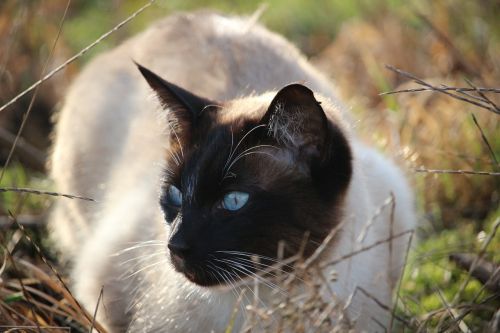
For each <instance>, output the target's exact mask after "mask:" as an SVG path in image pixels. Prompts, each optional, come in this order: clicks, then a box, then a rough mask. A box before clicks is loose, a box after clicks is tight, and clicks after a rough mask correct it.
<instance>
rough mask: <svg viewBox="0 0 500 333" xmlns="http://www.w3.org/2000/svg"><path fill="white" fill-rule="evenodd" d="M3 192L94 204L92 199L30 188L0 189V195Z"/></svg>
mask: <svg viewBox="0 0 500 333" xmlns="http://www.w3.org/2000/svg"><path fill="white" fill-rule="evenodd" d="M5 192H18V193H29V194H35V195H50V196H53V197H65V198H68V199H78V200H85V201H92V202H96V200H94V199H92V198H87V197H82V196H79V195H73V194H65V193H59V192H50V191H43V190H35V189H32V188H21V187H0V193H5Z"/></svg>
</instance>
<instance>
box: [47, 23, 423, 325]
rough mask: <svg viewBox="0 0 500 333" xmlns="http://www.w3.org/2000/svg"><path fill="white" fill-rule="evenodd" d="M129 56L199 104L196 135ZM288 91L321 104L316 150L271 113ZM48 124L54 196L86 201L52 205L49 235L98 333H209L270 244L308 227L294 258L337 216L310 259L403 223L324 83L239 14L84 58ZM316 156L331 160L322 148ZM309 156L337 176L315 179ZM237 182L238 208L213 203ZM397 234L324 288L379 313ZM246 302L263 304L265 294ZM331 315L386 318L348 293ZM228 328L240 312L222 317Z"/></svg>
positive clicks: (294, 237)
mask: <svg viewBox="0 0 500 333" xmlns="http://www.w3.org/2000/svg"><path fill="white" fill-rule="evenodd" d="M132 59H133V60H134V61H136V62H137V63H138V64H141V65H143V66H145V67H146V68H149V69H150V70H152V71H153V72H155V73H157V74H158V75H159V76H161V77H162V78H164V79H166V80H168V81H169V82H173V83H175V84H177V85H178V86H180V87H183V88H185V89H187V90H189V91H190V92H192V93H194V94H196V95H198V96H202V97H205V98H207V100H209V101H213V105H211V106H207V109H205V110H203V111H202V114H203V116H202V118H203V120H202V123H203V124H204V126H201V127H198V129H197V130H195V131H193V130H192V128H191V130H190V129H189V126H188V127H186V126H185V125H186V121H187V120H186V119H185V118H183V116H182V114H183V113H182V110H178V109H177V107H178V106H179V105H175V106H172V105H165V103H161V101H160V102H159V99H158V96H157V95H158V91H155V90H153V89H151V87H150V86H149V85H148V84H147V82H146V80H145V79H144V78H143V77H142V76H141V74H140V73H139V71H138V69H137V67H136V65H135V64H134V62H133V61H132ZM293 82H303V84H304V85H305V86H307V87H308V88H309V89H311V90H312V92H313V93H314V98H315V100H316V101H318V102H320V103H321V104H320V105H321V109H322V110H323V111H324V114H325V115H326V118H327V122H326V123H327V124H328V131H327V133H328V135H330V136H329V138H330V139H331V141H330V143H329V144H328V145H323V146H321V145H320V146H321V147H322V148H318V147H319V146H317V145H316V143H317V139H316V138H315V135H316V134H314V133H313V132H312V131H311V130H307V129H306V130H305V132H304V127H303V126H304V125H307V124H303V123H301V122H300V121H296V119H295V118H294V117H295V116H298V115H299V114H296V113H295V111H293V112H292V113H289V114H288V116H291V117H290V118H288V119H287V118H282V115H280V114H282V111H285V110H284V109H282V108H283V106H282V105H281V104H280V103H276V104H275V105H271V104H272V101H273V100H274V98H275V97H276V94H277V93H278V91H279V90H280V89H282V88H283V87H285V86H286V85H288V84H290V83H293ZM292 95H293V94H292ZM306 95H307V94H306ZM310 101H311V100H310V99H309V98H306V101H305V102H306V104H307V105H309V106H308V107H312V106H313V105H314V103H311V102H310ZM278 102H280V101H278ZM308 103H309V104H308ZM162 104H163V105H162ZM296 104H297V103H296ZM298 104H299V105H301V104H302V102H300V103H298ZM270 107H271V108H270ZM270 109H271V110H272V111H274V112H273V113H272V114H271V113H268V111H269V110H270ZM178 111H179V112H180V113H179V112H178ZM296 111H297V110H296ZM298 111H300V110H298ZM266 115H269V117H266ZM273 115H274V116H275V117H277V118H273V117H271V116H273ZM58 118H59V119H58V124H57V127H56V131H55V142H54V149H53V154H52V159H51V160H52V166H51V175H52V178H53V179H54V181H55V185H56V187H57V190H58V191H59V192H64V193H71V194H78V195H83V196H87V197H92V198H94V199H96V200H97V203H90V202H84V201H77V200H62V199H61V200H59V201H58V202H57V203H56V206H55V208H54V210H53V212H52V215H51V219H50V226H51V228H52V231H53V235H54V238H55V239H56V241H57V243H58V244H59V245H60V246H61V252H62V253H63V254H65V255H66V257H67V258H68V259H70V260H71V261H72V263H73V266H72V267H73V269H72V279H73V281H74V283H73V290H74V291H75V295H76V296H77V297H78V298H79V299H80V300H81V302H82V303H83V304H84V305H85V307H87V309H88V310H89V311H90V312H91V313H92V312H93V311H94V308H95V306H96V303H97V300H98V295H99V294H100V292H101V288H102V289H103V295H104V296H103V300H102V304H101V305H100V306H99V311H98V319H99V320H100V321H102V322H103V323H104V324H105V325H106V327H108V328H109V329H110V331H111V332H123V331H126V330H128V331H129V332H206V331H210V330H212V329H213V330H214V331H216V332H221V331H224V330H225V329H226V327H227V325H228V323H229V321H230V317H231V313H232V311H233V308H234V305H235V302H236V299H237V298H238V294H239V291H240V290H241V288H246V286H245V283H246V282H245V281H247V280H248V279H242V277H244V276H250V277H255V274H256V273H260V272H262V271H263V270H264V271H265V270H266V268H268V267H269V265H271V264H273V263H275V262H276V261H277V259H276V250H277V242H278V241H279V240H281V239H283V240H285V241H286V244H287V254H292V253H293V252H294V251H295V250H297V248H298V244H299V242H300V240H302V239H303V233H304V232H305V231H309V232H310V237H309V243H308V244H307V248H306V252H307V254H309V253H311V252H312V251H314V249H315V248H316V247H317V245H318V244H319V243H320V242H321V241H322V240H323V239H324V237H325V236H326V235H327V234H328V233H329V231H330V229H331V228H332V227H334V226H336V225H339V223H343V224H341V225H342V229H341V231H340V233H339V234H338V236H337V237H336V238H335V241H334V242H333V243H332V244H331V245H329V247H328V249H327V250H326V251H325V252H324V254H323V257H324V258H323V259H332V258H338V257H341V256H342V255H345V254H348V253H350V252H352V251H353V250H356V249H359V248H360V247H362V246H364V245H367V244H372V243H373V242H375V241H377V240H380V239H383V238H386V237H388V235H389V234H390V233H391V232H393V233H394V234H397V233H399V232H401V231H403V230H407V229H411V228H413V227H414V213H413V200H412V195H411V191H410V190H409V187H408V185H407V183H406V181H405V179H404V177H403V175H402V173H401V171H400V170H399V169H398V168H397V167H396V166H395V165H394V164H392V163H391V162H389V161H388V160H387V159H386V158H384V157H382V156H381V155H380V154H379V153H377V152H375V151H373V150H371V149H369V148H366V147H365V146H364V145H362V144H361V143H359V142H358V141H357V139H356V138H355V137H354V135H353V133H352V130H351V126H350V125H349V123H348V122H347V121H346V114H345V111H344V110H343V108H342V106H341V103H340V102H339V99H338V98H337V97H336V96H335V93H334V88H333V87H332V86H331V85H330V84H329V83H328V81H327V80H325V79H324V78H323V77H322V75H321V74H320V73H318V72H316V70H314V69H313V68H312V67H311V66H310V65H309V64H308V63H307V61H306V60H305V58H304V57H303V56H301V55H300V53H299V52H298V51H297V50H296V49H295V48H294V47H293V46H291V45H290V44H289V43H288V42H287V41H285V40H284V39H283V38H282V37H280V36H278V35H275V34H273V33H271V32H269V31H267V30H265V29H264V28H262V27H261V26H259V25H255V24H254V23H252V21H250V20H247V19H240V18H227V17H222V16H220V15H217V14H210V13H194V14H183V15H176V16H172V17H170V18H167V19H165V20H163V21H160V22H158V23H156V24H155V25H154V26H152V27H151V28H150V29H148V30H147V31H145V32H143V33H142V34H139V35H137V36H136V37H134V38H132V39H130V40H128V41H126V42H125V43H123V44H122V45H121V46H119V47H117V48H115V49H113V50H111V51H108V52H106V53H104V54H102V55H101V56H99V57H97V58H96V59H94V60H93V61H92V62H91V63H90V64H89V65H88V66H87V67H86V68H85V69H84V70H83V71H82V73H81V74H80V75H79V77H78V78H77V79H76V80H75V82H74V84H73V85H72V87H71V88H70V89H69V90H68V93H67V95H66V99H65V102H64V107H63V109H62V111H61V113H60V115H59V117H58ZM313 120H314V121H313V122H312V124H315V123H316V122H319V123H320V124H321V123H323V122H322V120H321V117H319V118H315V119H313ZM261 125H262V126H261ZM259 126H260V127H259ZM306 127H307V126H306ZM323 129H324V128H323ZM249 133H250V134H249ZM301 133H302V134H303V133H309V134H310V135H306V136H303V135H302V136H301ZM311 143H313V144H312V145H311ZM315 145H316V146H315ZM311 147H312V148H311ZM314 147H316V148H314ZM332 147H339V148H342V149H341V151H342V153H341V154H339V156H337V154H335V153H334V154H331V155H328V154H327V155H324V153H325V152H331V151H332V150H331V149H330V148H332ZM302 148H304V149H302ZM333 151H334V152H335V150H333ZM322 156H326V157H325V158H324V159H323V158H322ZM320 157H321V158H320ZM318 158H319V159H318ZM314 161H316V162H314ZM319 161H323V162H324V161H327V162H328V163H330V166H331V167H332V168H333V167H337V166H343V168H341V169H342V170H344V171H346V170H348V172H347V173H346V172H341V173H340V174H336V173H326V172H324V171H325V169H324V168H323V167H321V166H324V164H322V163H323V162H321V163H320V162H319ZM337 162H338V163H337ZM325 163H326V162H325ZM168 184H175V186H177V187H178V188H179V189H180V190H181V191H182V192H183V205H182V208H181V209H180V211H178V212H175V211H172V210H171V209H170V208H169V207H167V206H168V205H167V203H166V202H164V200H162V199H161V198H164V195H163V194H164V191H165V189H166V186H168ZM242 188H244V189H245V191H247V192H249V193H250V199H249V202H248V203H247V205H246V206H245V207H244V209H243V210H241V211H238V212H235V213H229V212H227V211H223V210H220V209H218V208H217V207H218V202H219V201H220V200H221V199H222V198H223V195H224V194H225V193H226V192H227V191H229V190H241V189H242ZM391 194H392V195H394V198H395V199H394V202H395V210H394V214H393V215H394V220H393V223H392V227H391V223H390V216H391V214H390V213H391V211H390V209H382V210H381V213H380V214H377V217H376V218H375V219H373V221H372V223H371V226H370V227H369V228H366V227H365V226H366V225H367V223H368V222H369V221H371V220H372V217H373V216H374V214H375V213H376V212H377V210H380V207H382V206H384V202H386V201H387V199H388V198H390V197H391ZM237 214H240V215H239V216H237ZM197 221H201V222H203V221H205V222H207V221H209V222H207V223H206V224H197V223H196V222H197ZM259 221H267V222H268V223H266V225H260V226H259V225H258V223H259ZM287 222H290V223H293V224H292V225H287ZM181 225H182V226H183V228H184V229H186V228H187V229H190V231H189V233H188V234H189V235H191V236H192V237H194V238H193V239H191V240H190V242H192V243H191V244H196V245H192V246H198V247H199V248H198V249H197V250H196V251H197V253H198V255H197V256H194V257H193V258H194V259H193V258H191V259H188V260H184V261H182V262H181V261H179V258H175V257H174V258H172V255H171V253H170V251H169V249H168V244H169V242H171V241H172V239H171V237H173V235H174V234H175V231H176V228H180V227H181ZM364 229H366V234H365V236H364V237H362V238H360V237H359V235H360V234H361V233H362V230H364ZM238 233H240V234H238ZM407 240H408V238H407V237H406V238H405V237H401V238H398V240H397V241H395V242H393V243H392V245H391V246H379V247H375V248H373V249H372V250H370V251H365V252H362V253H361V254H359V255H356V256H353V257H350V258H349V259H347V260H343V261H341V262H340V263H338V264H337V265H335V266H334V267H333V268H335V270H336V271H337V273H338V281H337V282H332V283H331V286H330V287H331V289H332V290H334V291H335V292H336V293H337V296H338V298H339V299H340V300H342V301H346V300H347V299H348V298H349V297H350V296H351V295H352V293H353V292H354V291H355V289H356V287H357V286H362V287H363V288H365V289H367V290H370V291H371V293H372V295H373V296H374V297H376V298H377V299H378V300H380V302H382V303H384V304H391V290H392V288H393V287H394V285H395V282H396V280H397V278H398V277H399V275H400V271H401V266H402V264H403V258H404V253H405V249H406V246H407ZM386 245H387V244H386ZM203 251H205V252H203ZM201 253H204V254H203V255H201ZM255 258H257V259H259V263H258V264H257V263H256V262H255V261H254V259H255ZM176 260H177V263H176ZM280 269H282V270H283V272H284V273H287V272H289V271H290V268H289V267H281V268H280ZM178 271H180V272H178ZM258 279H259V280H260V281H261V282H262V284H263V285H264V286H267V287H269V288H270V289H275V290H279V286H275V285H273V284H272V282H270V281H269V280H264V279H265V278H264V277H259V278H258ZM190 280H192V281H194V283H193V282H191V281H190ZM206 286H210V287H206ZM260 301H261V302H262V304H264V305H265V304H266V303H268V302H269V295H267V294H266V293H265V292H263V293H262V294H261V295H260ZM347 315H348V316H349V318H350V319H351V320H353V321H355V322H356V327H357V328H358V329H360V328H364V329H367V330H368V331H370V328H371V327H377V329H378V328H379V326H377V324H375V323H374V322H373V320H372V319H371V318H372V317H374V318H377V320H378V321H379V322H381V323H385V324H387V322H388V318H389V315H388V313H387V312H386V311H384V310H382V309H381V308H380V307H378V306H377V305H376V304H374V302H373V301H372V300H370V299H367V298H366V297H363V295H359V294H356V296H355V297H354V298H353V299H352V301H350V306H349V307H348V309H347ZM244 320H245V311H244V310H242V311H240V312H239V315H238V316H237V318H236V320H235V322H234V324H235V325H236V327H241V325H242V323H243V321H244Z"/></svg>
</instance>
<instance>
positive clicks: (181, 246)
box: [168, 239, 191, 257]
mask: <svg viewBox="0 0 500 333" xmlns="http://www.w3.org/2000/svg"><path fill="white" fill-rule="evenodd" d="M168 249H169V250H170V252H172V253H173V254H176V255H178V256H180V257H185V256H186V255H187V254H188V253H189V251H190V250H191V248H190V247H189V245H187V244H186V242H184V241H182V240H178V239H171V240H170V241H169V242H168Z"/></svg>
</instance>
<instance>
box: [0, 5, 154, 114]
mask: <svg viewBox="0 0 500 333" xmlns="http://www.w3.org/2000/svg"><path fill="white" fill-rule="evenodd" d="M155 1H156V0H149V1H148V3H146V4H145V5H144V6H142V7H141V8H139V9H138V10H136V11H135V12H134V13H132V14H131V15H130V16H129V17H127V18H126V19H125V20H123V21H121V22H120V23H118V24H117V25H116V26H115V27H114V28H113V29H111V30H109V31H108V32H106V33H105V34H103V35H101V37H99V38H98V39H96V40H95V41H94V42H93V43H91V44H89V45H88V46H87V47H85V48H83V49H82V50H81V51H80V52H78V53H77V54H75V55H74V56H72V57H71V58H69V59H68V60H66V61H65V62H64V63H62V64H61V65H59V66H58V67H56V68H55V69H53V70H52V71H51V72H49V73H48V74H47V75H45V76H44V77H43V78H41V79H40V80H38V81H36V82H35V83H33V84H32V85H31V86H30V87H28V88H27V89H26V90H24V91H22V92H21V93H19V94H18V95H17V96H15V97H14V98H12V99H11V100H10V101H8V102H7V103H6V104H4V105H3V106H2V107H0V112H2V111H3V110H5V109H6V108H8V107H9V106H11V105H12V104H14V103H15V102H17V101H18V100H19V99H20V98H21V97H23V96H24V95H26V94H27V93H29V92H30V91H32V90H33V89H35V88H36V87H38V86H39V85H40V84H42V83H43V82H45V81H47V80H48V79H50V78H51V77H52V76H54V75H55V74H56V73H57V72H59V71H60V70H62V69H63V68H65V67H66V66H68V65H69V64H71V63H72V62H73V61H75V60H76V59H78V58H80V57H81V56H82V55H84V54H85V53H87V52H88V51H89V50H91V49H92V48H94V47H95V46H96V45H97V44H99V43H100V42H102V41H103V40H104V39H106V38H108V37H109V36H110V35H111V34H113V33H114V32H116V31H117V30H118V29H120V28H121V27H123V26H124V25H125V24H127V23H128V22H130V21H131V20H133V19H134V18H135V17H136V16H137V15H139V14H140V13H142V12H143V11H144V10H145V9H147V8H148V7H150V6H151V5H152V4H153V3H154V2H155Z"/></svg>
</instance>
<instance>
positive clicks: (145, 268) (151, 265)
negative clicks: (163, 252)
mask: <svg viewBox="0 0 500 333" xmlns="http://www.w3.org/2000/svg"><path fill="white" fill-rule="evenodd" d="M167 262H168V260H167V258H163V259H162V260H160V261H157V262H154V263H152V264H149V265H147V266H144V267H142V268H141V269H139V270H137V271H135V272H133V273H131V274H129V275H127V276H125V279H129V278H131V277H133V276H135V275H137V274H139V273H140V272H142V271H144V270H147V269H149V268H151V267H154V266H157V265H159V264H162V263H167Z"/></svg>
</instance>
